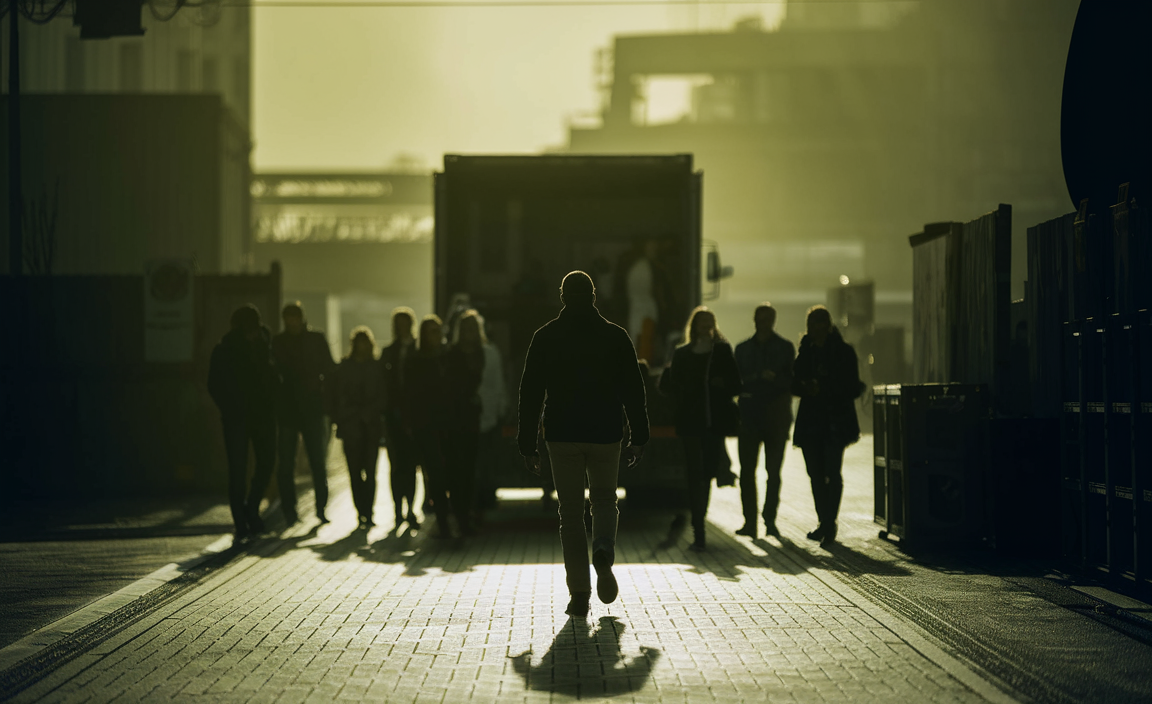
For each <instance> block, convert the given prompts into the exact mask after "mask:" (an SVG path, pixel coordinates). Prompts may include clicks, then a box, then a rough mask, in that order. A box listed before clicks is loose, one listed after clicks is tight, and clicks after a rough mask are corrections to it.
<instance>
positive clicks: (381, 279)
mask: <svg viewBox="0 0 1152 704" xmlns="http://www.w3.org/2000/svg"><path fill="white" fill-rule="evenodd" d="M251 194H252V198H253V212H254V219H253V222H254V225H253V232H252V239H253V252H254V259H255V263H256V266H257V268H259V269H263V268H266V267H268V266H269V265H270V264H271V263H272V262H280V264H281V266H282V270H283V277H284V298H285V300H289V301H291V300H298V301H300V302H301V303H302V304H303V307H304V311H305V315H306V316H307V318H308V322H309V324H310V325H311V326H312V327H314V328H317V329H319V330H323V331H325V332H326V334H327V336H328V343H329V344H330V345H331V346H332V352H333V355H335V356H337V357H339V356H341V355H342V353H343V352H344V351H346V350H347V345H346V344H345V343H346V341H347V340H348V335H349V333H350V332H351V329H352V328H353V327H354V326H356V325H368V326H369V327H370V328H371V329H372V331H373V332H374V333H375V335H376V337H377V340H378V341H379V342H386V341H387V340H388V338H389V337H390V327H389V319H390V317H391V313H392V309H393V308H395V307H396V306H400V305H406V306H410V307H412V308H414V309H415V310H416V312H417V314H419V315H424V314H425V313H430V312H432V280H431V276H430V274H431V272H432V217H433V216H432V175H431V174H429V173H417V172H405V173H401V172H376V173H326V172H313V173H282V172H281V173H259V174H256V175H255V176H254V177H253V179H252V187H251Z"/></svg>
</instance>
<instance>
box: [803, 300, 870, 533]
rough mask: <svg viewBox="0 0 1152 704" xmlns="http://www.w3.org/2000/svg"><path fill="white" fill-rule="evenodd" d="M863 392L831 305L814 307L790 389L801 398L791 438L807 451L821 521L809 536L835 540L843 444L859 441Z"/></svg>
mask: <svg viewBox="0 0 1152 704" xmlns="http://www.w3.org/2000/svg"><path fill="white" fill-rule="evenodd" d="M863 391H864V383H863V382H861V381H860V372H859V370H858V369H857V366H856V351H855V350H853V349H852V346H851V345H849V344H848V343H847V342H845V341H844V339H843V338H842V337H840V333H839V332H838V331H837V330H836V328H835V327H834V326H833V325H832V315H831V313H829V312H828V309H827V308H825V307H824V306H814V307H812V308H811V309H809V311H808V333H807V334H806V335H804V337H803V338H802V339H801V340H800V352H799V354H798V355H797V356H796V365H795V367H794V369H793V378H792V393H793V394H795V395H796V396H799V397H800V409H799V410H798V411H797V412H796V428H795V430H794V431H793V433H792V438H793V443H794V444H795V445H796V447H799V448H800V449H801V450H802V451H803V452H804V464H805V466H806V467H807V468H808V477H809V479H811V481H812V499H813V501H814V502H815V504H816V516H817V517H818V518H819V521H820V525H819V526H817V528H816V530H813V531H812V532H810V533H809V534H808V537H809V538H810V539H811V540H819V541H821V542H832V541H834V540H835V539H836V516H837V515H838V514H839V513H840V497H841V495H842V494H843V492H844V480H843V478H842V477H841V475H840V469H841V465H842V464H843V462H844V448H845V447H847V446H848V445H851V444H852V443H854V442H856V441H857V440H859V439H860V425H859V422H858V421H857V420H856V405H855V399H856V398H857V397H858V396H860V394H861V393H862V392H863Z"/></svg>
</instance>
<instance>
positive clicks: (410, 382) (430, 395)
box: [404, 315, 452, 538]
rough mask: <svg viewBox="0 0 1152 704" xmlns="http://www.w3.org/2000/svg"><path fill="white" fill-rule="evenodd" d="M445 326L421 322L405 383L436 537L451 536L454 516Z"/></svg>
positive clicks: (407, 418) (435, 320)
mask: <svg viewBox="0 0 1152 704" xmlns="http://www.w3.org/2000/svg"><path fill="white" fill-rule="evenodd" d="M443 334H444V333H443V327H442V326H441V324H440V318H439V317H437V316H435V315H428V316H425V317H424V320H422V321H421V322H420V342H419V347H418V348H417V350H416V354H415V355H413V356H412V359H410V360H409V361H408V375H407V378H406V379H405V382H404V423H405V425H406V426H407V427H408V430H409V432H411V433H412V439H413V440H414V441H415V445H416V456H417V460H418V461H419V463H420V467H421V468H422V469H423V471H424V491H425V493H426V494H427V496H428V498H430V499H431V500H432V507H433V509H434V510H435V512H436V533H435V534H434V535H433V537H436V538H449V537H451V536H452V529H451V527H450V526H449V524H448V517H449V516H450V515H451V511H450V505H449V503H448V495H447V492H448V476H447V470H446V465H445V458H444V450H445V444H446V443H447V442H449V438H448V428H449V415H450V414H451V412H452V399H451V397H450V396H449V390H448V373H447V369H446V364H445V359H444V344H443Z"/></svg>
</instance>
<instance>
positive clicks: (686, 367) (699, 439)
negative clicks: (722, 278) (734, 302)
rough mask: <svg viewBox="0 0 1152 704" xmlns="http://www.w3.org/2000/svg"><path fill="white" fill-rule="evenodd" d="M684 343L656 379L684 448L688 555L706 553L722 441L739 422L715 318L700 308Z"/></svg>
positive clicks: (728, 352)
mask: <svg viewBox="0 0 1152 704" xmlns="http://www.w3.org/2000/svg"><path fill="white" fill-rule="evenodd" d="M685 337H686V338H687V340H688V341H687V342H686V343H684V344H683V345H681V346H680V347H677V348H676V351H675V352H673V354H672V363H671V364H670V365H669V366H668V367H667V368H666V369H665V370H664V373H663V374H662V375H661V376H660V391H661V392H663V393H665V394H669V395H671V396H672V397H673V399H674V401H675V406H676V435H677V437H679V438H680V440H681V442H682V443H683V444H684V456H685V464H686V469H687V490H688V505H689V507H690V509H691V513H692V532H693V541H692V545H691V549H692V550H695V551H698V552H700V551H703V550H705V549H707V546H706V543H705V540H704V516H705V515H706V514H707V513H708V501H709V499H710V498H711V493H712V479H713V478H714V477H717V476H719V474H720V472H721V471H722V470H723V469H725V468H723V466H722V465H723V461H724V458H725V457H726V454H725V451H724V437H725V436H727V435H735V434H736V433H737V430H738V427H739V422H740V417H739V411H738V409H737V408H736V404H735V402H734V401H733V400H732V399H733V397H734V396H736V395H738V394H739V393H740V389H741V383H740V371H739V370H738V369H737V367H736V359H735V357H734V356H733V354H732V346H731V345H729V344H728V341H727V340H726V339H724V336H723V335H722V334H721V333H720V330H719V329H718V328H717V326H716V316H715V315H714V314H713V313H712V311H710V310H708V309H707V308H705V307H704V306H700V307H699V308H697V309H696V310H694V311H692V315H691V317H690V318H689V319H688V329H687V331H686V333H685Z"/></svg>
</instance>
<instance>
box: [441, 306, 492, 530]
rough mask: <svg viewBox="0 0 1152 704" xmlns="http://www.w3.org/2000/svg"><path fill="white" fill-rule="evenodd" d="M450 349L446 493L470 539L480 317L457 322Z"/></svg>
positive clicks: (477, 420) (481, 368)
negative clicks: (449, 404) (449, 406)
mask: <svg viewBox="0 0 1152 704" xmlns="http://www.w3.org/2000/svg"><path fill="white" fill-rule="evenodd" d="M453 338H454V339H453V341H452V346H451V347H449V348H448V352H447V353H445V359H444V367H445V373H446V374H447V377H448V378H447V382H448V394H449V396H450V398H451V406H452V408H451V414H450V416H449V420H448V422H449V427H448V437H449V438H450V441H449V442H448V443H446V444H445V447H444V462H445V469H446V470H447V472H448V493H449V495H450V497H451V502H452V508H453V509H454V513H455V514H456V524H457V526H458V527H459V529H460V532H461V533H462V534H463V535H472V534H473V533H474V528H473V525H472V506H473V503H474V502H475V493H474V492H475V484H476V457H477V452H478V450H479V447H480V410H481V409H480V377H481V375H482V374H483V373H484V340H483V338H482V337H481V333H480V314H479V313H477V312H476V311H475V310H474V309H471V308H470V309H468V310H466V311H464V313H462V314H461V315H460V318H459V319H458V320H457V321H456V328H455V332H454V333H453Z"/></svg>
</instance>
